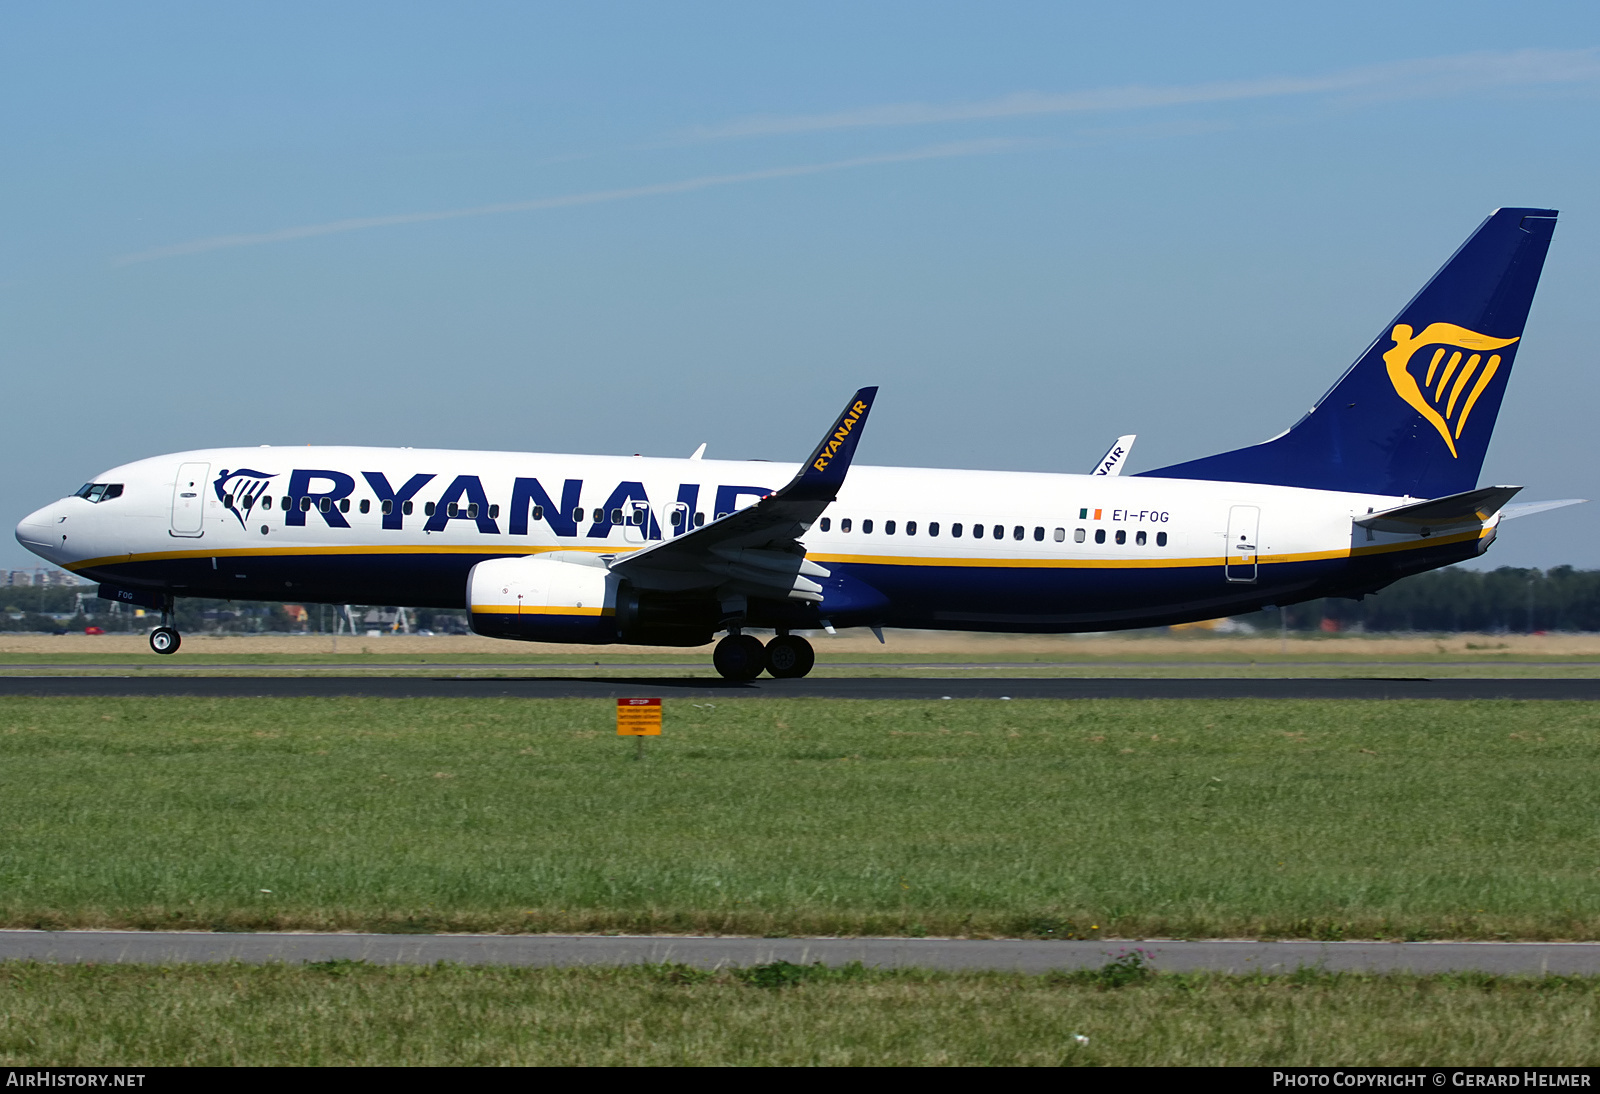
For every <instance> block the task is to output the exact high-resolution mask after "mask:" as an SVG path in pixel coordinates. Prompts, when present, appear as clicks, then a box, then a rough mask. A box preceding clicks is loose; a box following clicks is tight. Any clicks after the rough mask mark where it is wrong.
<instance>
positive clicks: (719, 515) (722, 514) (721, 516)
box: [717, 513, 728, 520]
mask: <svg viewBox="0 0 1600 1094" xmlns="http://www.w3.org/2000/svg"><path fill="white" fill-rule="evenodd" d="M727 515H728V514H726V513H718V514H717V519H718V520H721V519H722V518H723V517H725V516H727Z"/></svg>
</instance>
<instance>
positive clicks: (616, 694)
mask: <svg viewBox="0 0 1600 1094" xmlns="http://www.w3.org/2000/svg"><path fill="white" fill-rule="evenodd" d="M3 695H27V696H78V697H90V698H93V697H121V696H129V697H140V696H143V697H154V698H163V697H171V696H201V697H208V698H252V697H268V696H272V697H298V698H327V697H333V696H351V697H358V698H374V699H470V698H491V699H493V698H516V699H617V698H622V697H624V696H638V695H648V696H661V697H663V698H684V699H707V698H724V699H734V698H742V697H748V698H786V699H788V698H820V699H1581V700H1591V701H1592V700H1600V679H1592V680H1584V679H1576V680H1575V679H1532V678H1514V679H1459V678H1458V679H1437V680H1428V679H1420V678H1398V679H1385V678H1375V677H1368V678H1358V677H1334V678H1299V679H1217V678H1211V679H1139V678H1127V679H1115V678H1111V679H1108V678H1061V677H1058V678H1049V677H1015V678H1010V679H1006V678H1000V677H981V678H976V679H974V678H970V677H967V678H952V679H941V678H928V677H901V676H876V677H816V678H812V679H807V680H767V679H762V680H753V681H751V682H749V683H732V682H729V681H725V680H716V679H709V678H706V677H683V676H676V677H675V676H646V675H640V676H605V677H587V678H585V677H545V678H537V677H526V676H522V677H501V678H484V677H477V678H470V677H463V678H454V677H449V676H433V677H415V676H409V677H374V676H317V677H307V676H234V677H225V676H206V677H192V676H191V677H159V678H151V677H137V676H110V675H104V676H22V675H7V676H0V696H3Z"/></svg>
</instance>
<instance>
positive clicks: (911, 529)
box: [906, 520, 917, 536]
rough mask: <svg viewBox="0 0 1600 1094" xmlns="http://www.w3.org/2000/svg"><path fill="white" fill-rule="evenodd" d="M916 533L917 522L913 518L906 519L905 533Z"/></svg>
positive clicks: (909, 534)
mask: <svg viewBox="0 0 1600 1094" xmlns="http://www.w3.org/2000/svg"><path fill="white" fill-rule="evenodd" d="M916 534H917V522H916V521H914V520H908V521H906V535H908V536H914V535H916Z"/></svg>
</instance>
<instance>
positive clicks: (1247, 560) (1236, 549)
mask: <svg viewBox="0 0 1600 1094" xmlns="http://www.w3.org/2000/svg"><path fill="white" fill-rule="evenodd" d="M1260 530H1261V510H1260V509H1259V508H1257V507H1256V506H1254V505H1235V506H1233V507H1232V508H1230V509H1229V510H1228V544H1227V547H1226V548H1225V550H1226V552H1227V553H1226V555H1225V556H1224V557H1223V560H1222V572H1223V575H1224V576H1226V577H1227V579H1228V580H1229V581H1239V582H1245V583H1250V582H1254V581H1255V579H1256V535H1257V533H1258V532H1260Z"/></svg>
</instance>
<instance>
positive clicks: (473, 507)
mask: <svg viewBox="0 0 1600 1094" xmlns="http://www.w3.org/2000/svg"><path fill="white" fill-rule="evenodd" d="M467 518H468V519H469V520H477V519H478V503H477V502H475V501H474V502H468V503H467Z"/></svg>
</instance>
